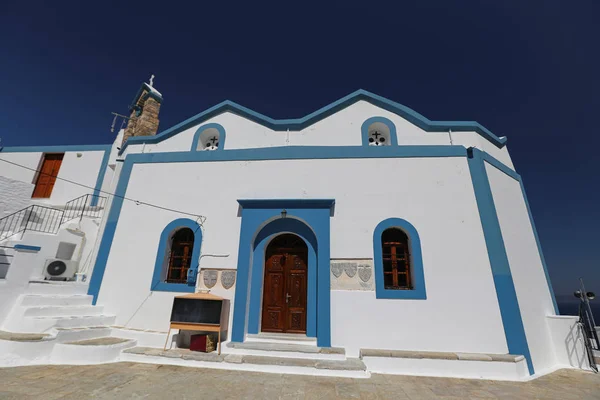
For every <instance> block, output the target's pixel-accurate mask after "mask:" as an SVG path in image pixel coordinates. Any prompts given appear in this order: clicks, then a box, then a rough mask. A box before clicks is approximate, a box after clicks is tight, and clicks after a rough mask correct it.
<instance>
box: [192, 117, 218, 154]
mask: <svg viewBox="0 0 600 400" xmlns="http://www.w3.org/2000/svg"><path fill="white" fill-rule="evenodd" d="M198 146H200V148H198ZM223 147H225V128H223V125H221V124H215V123H210V124H204V125H202V126H201V127H199V128H198V129H197V130H196V133H194V140H192V148H191V149H190V150H191V151H203V150H223Z"/></svg>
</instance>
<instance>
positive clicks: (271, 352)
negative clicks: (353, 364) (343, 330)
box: [227, 341, 346, 360]
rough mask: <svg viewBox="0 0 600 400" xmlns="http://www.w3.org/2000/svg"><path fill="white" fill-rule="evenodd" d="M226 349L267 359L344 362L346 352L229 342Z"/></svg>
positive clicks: (337, 349)
mask: <svg viewBox="0 0 600 400" xmlns="http://www.w3.org/2000/svg"><path fill="white" fill-rule="evenodd" d="M227 347H228V348H230V349H234V351H230V352H231V353H234V354H247V355H257V356H267V357H294V358H310V359H327V360H345V359H346V351H345V350H344V349H342V348H336V347H325V348H323V347H317V346H311V345H306V344H293V343H278V342H275V343H272V342H271V343H269V342H262V341H258V342H244V343H235V342H230V343H228V344H227Z"/></svg>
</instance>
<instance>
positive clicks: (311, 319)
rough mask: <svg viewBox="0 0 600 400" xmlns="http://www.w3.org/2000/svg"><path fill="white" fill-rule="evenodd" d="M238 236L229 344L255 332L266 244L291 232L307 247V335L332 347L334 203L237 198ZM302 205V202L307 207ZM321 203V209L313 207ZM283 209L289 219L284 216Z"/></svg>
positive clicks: (257, 323) (242, 339) (258, 322)
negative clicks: (230, 341) (331, 299)
mask: <svg viewBox="0 0 600 400" xmlns="http://www.w3.org/2000/svg"><path fill="white" fill-rule="evenodd" d="M238 203H239V204H240V207H241V209H242V210H241V216H242V221H241V232H240V244H239V252H238V266H237V283H236V290H235V299H236V300H235V304H234V310H233V328H232V334H231V340H232V341H233V342H243V341H244V339H245V336H246V333H258V332H259V326H260V315H261V309H262V308H261V298H262V292H263V280H264V251H265V246H266V245H267V244H268V242H269V241H270V240H271V239H272V238H273V237H275V236H277V235H279V234H282V233H294V234H296V235H298V236H299V237H301V238H302V239H303V240H304V241H305V243H306V244H307V247H308V249H309V259H308V287H307V315H306V317H307V323H306V334H307V336H309V337H316V338H317V345H318V346H320V347H330V346H331V318H330V308H331V307H330V297H331V292H330V282H329V279H330V262H329V260H330V254H329V240H330V225H329V219H330V216H331V212H332V207H333V205H334V200H302V199H296V200H291V199H290V200H285V199H281V200H271V199H269V200H239V201H238ZM305 203H306V204H305ZM317 204H319V205H320V206H321V207H316V205H317ZM283 209H285V210H286V212H287V215H286V216H285V217H282V215H281V212H282V210H283Z"/></svg>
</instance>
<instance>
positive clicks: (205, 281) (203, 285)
mask: <svg viewBox="0 0 600 400" xmlns="http://www.w3.org/2000/svg"><path fill="white" fill-rule="evenodd" d="M235 274H236V270H235V269H201V270H200V284H199V285H198V288H199V289H213V288H214V289H219V288H221V287H222V288H223V289H226V290H229V289H231V288H232V287H234V286H235ZM219 283H220V285H219Z"/></svg>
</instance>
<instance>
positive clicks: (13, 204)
mask: <svg viewBox="0 0 600 400" xmlns="http://www.w3.org/2000/svg"><path fill="white" fill-rule="evenodd" d="M33 188H34V184H33V183H28V182H22V181H17V180H14V179H9V178H7V177H5V176H0V218H2V217H3V216H5V215H8V214H11V213H14V212H15V211H19V210H22V209H23V208H25V207H28V206H29V205H30V204H31V193H33Z"/></svg>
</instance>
